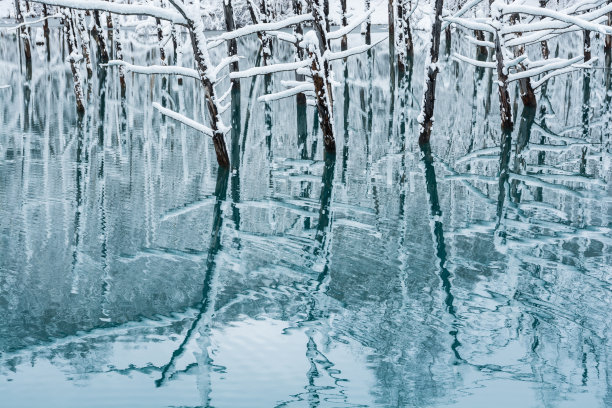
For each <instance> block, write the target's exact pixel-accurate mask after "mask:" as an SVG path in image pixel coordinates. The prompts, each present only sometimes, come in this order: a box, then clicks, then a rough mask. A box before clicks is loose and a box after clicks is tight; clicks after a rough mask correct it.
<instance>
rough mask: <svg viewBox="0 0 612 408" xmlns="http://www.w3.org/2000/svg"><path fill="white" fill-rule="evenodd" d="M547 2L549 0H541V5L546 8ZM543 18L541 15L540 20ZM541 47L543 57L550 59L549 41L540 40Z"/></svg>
mask: <svg viewBox="0 0 612 408" xmlns="http://www.w3.org/2000/svg"><path fill="white" fill-rule="evenodd" d="M546 2H547V0H540V7H542V8H546ZM543 18H544V17H541V18H540V20H541V19H543ZM540 47H541V48H542V58H544V59H548V57H549V56H550V50H549V49H548V41H546V40H543V41H540Z"/></svg>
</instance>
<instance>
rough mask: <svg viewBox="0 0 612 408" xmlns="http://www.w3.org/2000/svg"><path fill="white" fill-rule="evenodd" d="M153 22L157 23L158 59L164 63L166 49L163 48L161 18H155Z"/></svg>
mask: <svg viewBox="0 0 612 408" xmlns="http://www.w3.org/2000/svg"><path fill="white" fill-rule="evenodd" d="M155 24H156V25H157V42H158V43H159V59H160V60H161V63H162V65H166V50H165V49H164V46H163V43H164V32H163V29H162V24H161V19H159V18H156V19H155Z"/></svg>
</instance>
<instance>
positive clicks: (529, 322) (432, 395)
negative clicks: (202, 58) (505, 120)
mask: <svg viewBox="0 0 612 408" xmlns="http://www.w3.org/2000/svg"><path fill="white" fill-rule="evenodd" d="M54 35H55V38H54V40H53V41H54V45H53V46H52V47H51V58H50V61H49V62H48V61H47V58H46V50H45V48H44V46H42V47H39V48H37V50H36V52H35V57H34V58H35V63H34V66H33V69H32V73H31V74H28V73H27V72H26V69H25V67H22V66H21V65H20V64H19V46H18V44H17V42H16V39H15V37H14V36H12V35H6V34H3V35H2V36H1V37H0V61H1V62H0V66H1V69H0V86H1V85H9V87H5V88H2V89H0V401H1V402H0V406H2V407H42V406H45V407H85V406H86V407H196V406H197V407H199V406H214V407H357V406H363V407H390V406H392V407H491V406H495V407H605V406H608V407H609V406H611V405H612V342H611V340H610V330H611V328H612V309H611V305H612V267H611V264H612V251H611V244H612V232H611V227H612V224H611V220H612V211H611V205H612V194H611V188H610V177H611V169H610V163H611V160H610V159H611V156H610V140H611V136H612V130H611V127H612V123H611V110H610V94H608V95H606V87H607V89H608V90H609V87H610V83H609V78H610V76H609V71H606V70H603V69H597V70H593V71H592V72H591V74H590V76H584V75H583V74H582V73H573V74H570V75H564V76H560V77H557V78H555V79H553V80H551V81H549V83H548V84H547V85H546V87H545V88H544V89H542V90H541V94H540V97H539V106H538V109H536V110H535V111H527V110H523V109H522V106H521V104H520V102H519V103H518V104H515V106H514V108H515V112H514V113H515V115H516V117H517V118H516V126H515V130H514V132H513V133H512V134H505V135H502V134H501V132H500V130H499V114H498V103H497V94H496V88H495V83H494V80H495V78H492V77H491V76H490V74H489V73H487V72H479V71H475V70H474V68H472V67H468V66H465V65H464V64H460V63H458V62H456V61H453V60H452V58H449V57H444V58H443V61H442V63H441V67H442V72H441V74H440V76H439V82H438V98H437V106H436V114H435V115H436V123H435V130H434V135H433V139H432V143H431V151H427V150H426V151H425V152H422V151H421V150H420V149H419V148H418V146H417V144H416V140H417V137H418V134H417V131H418V125H417V124H416V117H417V115H418V112H419V104H420V99H421V97H420V95H421V89H422V72H423V67H422V59H421V58H417V60H416V61H415V66H414V69H413V73H408V75H407V76H405V77H403V78H399V77H397V76H396V80H397V82H398V83H397V85H395V86H393V82H391V81H390V75H389V74H390V67H389V58H388V51H387V45H386V42H383V43H382V44H381V45H379V46H377V48H375V50H374V51H373V53H372V54H371V55H369V56H368V55H362V56H360V57H353V58H351V59H349V60H348V61H347V62H346V63H345V62H342V61H338V62H337V63H335V72H336V81H338V83H339V86H338V87H337V88H336V89H335V95H334V98H335V107H336V108H335V122H336V133H337V144H338V152H337V154H336V156H335V157H333V156H329V155H328V156H327V157H326V156H325V155H324V153H323V150H322V141H321V135H320V131H319V128H318V123H317V121H316V117H315V112H314V110H313V108H312V107H300V108H297V107H296V104H295V101H294V99H287V100H283V101H280V102H273V103H270V104H264V103H261V102H257V100H256V98H257V96H260V95H262V94H263V93H264V92H265V90H266V89H271V90H278V89H281V88H282V86H281V83H280V81H281V79H293V77H292V74H289V73H284V74H280V75H276V76H274V77H273V78H272V79H271V80H270V81H266V80H265V79H264V78H260V79H258V80H256V81H253V80H251V79H247V80H243V81H242V83H241V88H240V90H239V91H237V92H234V93H233V94H232V95H231V97H230V99H231V104H230V105H231V106H230V107H229V109H228V111H227V112H226V113H224V117H225V120H226V122H227V123H231V124H232V125H233V130H232V131H231V133H230V134H228V135H227V139H226V140H227V144H228V148H229V149H230V151H231V153H230V156H231V160H232V169H231V170H230V171H222V170H220V169H219V168H218V166H217V164H216V161H215V156H214V149H213V146H212V143H211V141H210V139H208V138H206V137H204V136H202V135H201V134H198V133H197V132H195V131H193V130H191V129H189V128H186V127H184V126H182V125H180V124H177V123H176V122H174V121H173V120H171V119H164V118H162V117H161V116H160V114H159V113H158V112H157V111H155V110H154V109H153V108H152V107H151V104H152V102H160V103H164V104H165V105H166V106H167V107H169V108H172V109H175V110H177V111H181V112H184V113H185V114H187V115H188V116H190V117H193V118H196V119H197V120H200V121H204V120H205V119H204V117H205V116H204V113H203V112H204V105H203V103H202V98H201V93H199V89H200V88H198V87H197V84H196V83H195V82H194V81H193V80H192V79H189V78H185V79H184V83H183V85H182V86H181V85H179V84H178V83H177V79H176V78H170V79H167V84H166V85H165V87H163V86H162V81H163V79H162V78H161V77H159V76H157V77H146V76H142V75H132V74H130V75H129V77H128V92H127V95H126V97H125V99H122V98H121V96H120V92H119V85H118V80H117V71H116V69H109V70H108V72H107V73H106V76H104V75H103V74H104V71H103V69H99V70H98V72H97V73H95V74H94V78H92V79H91V80H90V81H88V82H87V84H86V85H85V90H86V93H87V99H88V101H87V104H86V105H87V112H86V114H85V115H84V116H83V117H82V118H78V117H77V115H76V112H75V106H74V95H73V92H72V88H71V87H72V83H71V81H72V79H71V78H72V77H71V74H70V70H69V67H67V66H65V65H63V64H61V60H62V55H61V53H62V47H61V45H59V43H58V38H57V37H58V36H57V33H55V34H54ZM377 35H381V34H380V33H379V34H377ZM457 38H458V37H457ZM143 41H144V40H143V39H142V38H139V37H136V36H135V35H134V36H130V38H129V39H127V38H125V39H124V42H125V44H126V45H125V50H126V55H127V58H128V60H130V61H131V60H133V61H135V62H136V63H142V64H149V63H157V61H158V57H157V52H156V50H155V44H154V41H152V40H151V41H149V42H150V44H143ZM350 41H351V42H352V43H354V44H357V43H358V42H360V41H361V39H360V37H359V36H358V35H354V36H352V37H351V38H350ZM456 41H458V40H456ZM256 45H257V44H256V43H255V40H253V39H249V40H245V41H243V42H242V43H241V44H240V49H241V53H242V54H244V55H245V56H246V58H244V59H243V60H241V66H242V67H250V66H254V65H255V64H256V58H255V54H256V50H257V48H256ZM569 45H570V46H572V45H576V46H578V45H579V39H578V38H577V39H576V43H575V44H569ZM551 49H555V45H554V44H553V45H551ZM600 49H601V48H598V50H600ZM221 51H222V50H221V49H219V50H216V52H215V53H213V58H215V59H216V60H219V58H220V56H221ZM290 51H291V49H290V48H289V47H288V46H283V45H277V49H276V50H275V53H276V55H277V60H278V61H287V60H290V59H291V58H292V57H291V52H290ZM461 51H462V52H463V53H465V54H467V55H472V54H473V53H474V50H472V49H471V48H466V49H463V50H461ZM535 51H537V50H534V52H535ZM419 55H421V54H420V53H419ZM561 56H563V54H562V53H561ZM184 63H185V64H187V63H189V61H188V57H187V55H185V62H184ZM596 65H598V66H603V65H604V62H603V59H602V60H600V62H598V64H596ZM29 77H31V79H28V78H29ZM606 78H607V79H606ZM220 88H223V87H220ZM514 92H515V91H514V90H513V97H515V96H516V94H515V93H514ZM515 99H516V98H515ZM228 101H229V99H228Z"/></svg>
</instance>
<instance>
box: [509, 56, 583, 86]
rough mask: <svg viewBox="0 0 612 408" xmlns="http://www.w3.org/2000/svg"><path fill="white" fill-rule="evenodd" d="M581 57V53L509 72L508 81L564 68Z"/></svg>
mask: <svg viewBox="0 0 612 408" xmlns="http://www.w3.org/2000/svg"><path fill="white" fill-rule="evenodd" d="M583 58H584V57H583V56H582V55H581V56H578V57H574V58H571V59H568V60H559V59H557V60H555V61H553V62H551V63H549V64H544V65H541V66H537V67H535V68H531V69H527V70H525V71H520V72H517V73H514V74H510V75H508V81H509V82H511V81H516V80H518V79H522V78H529V77H532V76H535V75H539V74H542V73H544V72H547V71H552V70H554V69H561V68H565V67H568V66H570V65H573V64H575V63H577V62H579V61H581V60H582V59H583Z"/></svg>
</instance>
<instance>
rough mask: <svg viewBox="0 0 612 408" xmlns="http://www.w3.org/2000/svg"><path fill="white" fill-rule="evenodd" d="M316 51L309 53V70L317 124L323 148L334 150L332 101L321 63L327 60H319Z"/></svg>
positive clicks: (329, 150)
mask: <svg viewBox="0 0 612 408" xmlns="http://www.w3.org/2000/svg"><path fill="white" fill-rule="evenodd" d="M319 55H320V54H318V53H317V52H312V53H310V57H311V58H312V65H311V67H310V70H311V72H312V80H313V82H314V86H315V94H316V98H317V111H318V113H319V125H320V127H321V131H322V132H323V144H324V145H325V150H326V151H328V152H335V151H336V141H335V140H334V130H333V123H332V121H333V119H332V109H333V108H332V106H333V105H332V104H331V103H332V102H331V95H329V94H328V92H329V84H328V83H327V78H326V77H324V76H323V75H322V73H323V71H324V68H323V67H322V65H324V64H326V63H327V61H325V60H323V61H321V58H319Z"/></svg>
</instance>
